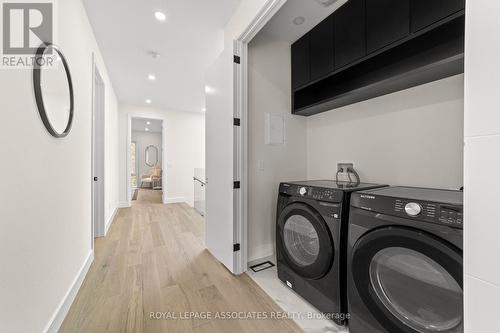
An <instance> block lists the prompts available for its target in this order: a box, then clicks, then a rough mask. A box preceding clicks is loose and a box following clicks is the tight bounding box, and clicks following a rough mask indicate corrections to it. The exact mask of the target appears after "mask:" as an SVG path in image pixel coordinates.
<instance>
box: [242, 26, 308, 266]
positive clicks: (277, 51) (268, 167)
mask: <svg viewBox="0 0 500 333" xmlns="http://www.w3.org/2000/svg"><path fill="white" fill-rule="evenodd" d="M248 61H249V63H248V71H249V98H248V100H249V110H248V117H249V119H248V121H249V124H248V125H249V138H248V139H249V141H248V149H249V154H248V160H249V166H248V176H249V180H248V184H249V189H248V205H249V207H248V245H249V246H248V260H249V261H252V260H255V259H259V258H263V257H266V256H270V255H272V254H273V253H274V243H275V221H276V200H277V198H278V186H279V183H280V182H281V181H289V180H301V179H305V178H306V176H307V173H306V159H305V157H306V118H304V117H300V116H293V115H291V114H290V108H291V106H290V104H291V102H290V92H291V88H290V87H291V76H290V75H291V73H290V44H289V43H287V42H282V41H279V40H277V39H274V38H273V37H271V36H267V35H265V34H263V33H260V34H259V35H258V36H257V37H256V38H254V39H253V40H252V42H251V43H250V46H249V49H248ZM266 113H272V114H282V115H283V116H284V118H285V130H286V133H285V136H286V138H285V144H284V145H266V144H265V139H264V137H265V126H264V124H265V118H264V117H265V114H266ZM259 161H260V162H259ZM259 163H261V165H263V170H259Z"/></svg>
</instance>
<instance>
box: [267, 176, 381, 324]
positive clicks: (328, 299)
mask: <svg viewBox="0 0 500 333" xmlns="http://www.w3.org/2000/svg"><path fill="white" fill-rule="evenodd" d="M380 186H384V185H375V184H362V183H361V184H360V183H349V182H336V181H328V180H316V181H304V182H290V183H281V184H280V188H279V197H278V209H277V223H276V247H277V251H276V252H277V267H278V277H279V278H280V279H281V280H282V281H283V282H284V283H285V284H286V285H287V286H288V287H290V288H292V289H293V290H294V291H295V292H297V293H298V294H299V295H300V296H302V297H303V298H304V299H306V300H307V301H308V302H309V303H311V304H312V305H314V306H315V307H316V308H317V309H318V310H320V311H322V312H323V313H324V314H325V316H326V317H327V318H330V319H332V320H334V321H335V322H336V323H337V324H340V325H343V324H345V319H346V318H345V316H346V311H347V300H346V294H345V289H346V288H345V285H346V281H345V275H346V260H345V258H346V253H345V248H346V247H345V242H346V237H347V229H346V227H347V222H348V216H349V214H348V211H349V198H350V195H351V193H352V192H354V191H358V190H366V189H372V188H377V187H380Z"/></svg>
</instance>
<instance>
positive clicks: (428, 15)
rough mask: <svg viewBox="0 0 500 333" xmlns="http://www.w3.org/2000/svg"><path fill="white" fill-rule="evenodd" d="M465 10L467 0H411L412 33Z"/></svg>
mask: <svg viewBox="0 0 500 333" xmlns="http://www.w3.org/2000/svg"><path fill="white" fill-rule="evenodd" d="M464 8H465V0H411V31H412V32H416V31H418V30H420V29H423V28H425V27H427V26H429V25H431V24H433V23H435V22H437V21H439V20H442V19H444V18H445V17H447V16H449V15H451V14H453V13H456V12H458V11H460V10H462V9H464Z"/></svg>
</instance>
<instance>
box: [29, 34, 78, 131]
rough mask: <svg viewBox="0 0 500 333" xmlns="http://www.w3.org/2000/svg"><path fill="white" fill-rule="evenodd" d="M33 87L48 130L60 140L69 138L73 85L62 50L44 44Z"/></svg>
mask: <svg viewBox="0 0 500 333" xmlns="http://www.w3.org/2000/svg"><path fill="white" fill-rule="evenodd" d="M33 84H34V89H35V99H36V104H37V107H38V112H39V113H40V117H41V118H42V121H43V124H44V125H45V127H46V128H47V131H48V132H49V133H50V134H51V135H52V136H54V137H56V138H62V137H65V136H66V135H68V133H69V131H70V130H71V124H72V122H73V103H74V102H73V84H72V82H71V75H70V72H69V68H68V63H67V61H66V58H64V55H63V54H62V52H61V50H60V49H59V48H58V47H57V46H55V45H53V44H43V45H42V46H40V47H39V48H38V50H37V52H36V55H35V63H34V66H33Z"/></svg>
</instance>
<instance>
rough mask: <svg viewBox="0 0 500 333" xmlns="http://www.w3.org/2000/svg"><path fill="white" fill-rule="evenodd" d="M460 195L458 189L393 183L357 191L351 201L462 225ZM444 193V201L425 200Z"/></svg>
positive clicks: (366, 207) (373, 208)
mask: <svg viewBox="0 0 500 333" xmlns="http://www.w3.org/2000/svg"><path fill="white" fill-rule="evenodd" d="M405 192H407V193H405ZM450 192H452V193H450ZM415 193H416V194H415ZM394 194H406V195H408V198H405V197H403V196H401V197H396V196H393V195H394ZM410 194H413V195H410ZM461 196H462V193H461V192H458V191H446V190H434V189H415V188H402V187H399V188H396V187H394V188H386V189H380V190H373V191H366V192H360V193H355V194H353V196H352V199H351V205H352V206H354V207H358V208H361V209H364V210H369V211H374V212H378V213H381V214H386V215H393V216H398V217H403V218H411V219H415V220H419V221H425V222H430V223H437V224H443V225H448V226H450V227H454V228H462V225H463V205H462V202H461V200H460V199H461ZM441 197H443V201H445V202H439V201H430V200H422V199H424V198H429V199H441ZM444 199H446V200H444Z"/></svg>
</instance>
